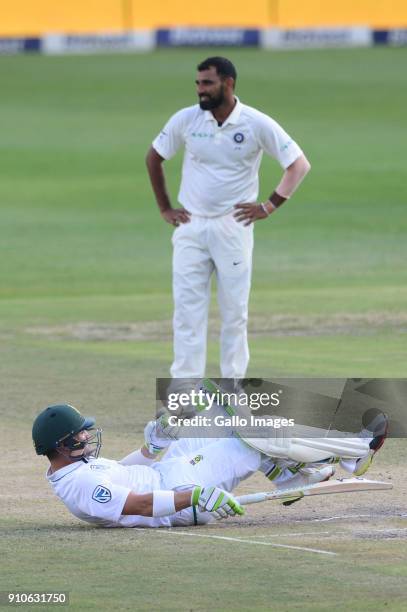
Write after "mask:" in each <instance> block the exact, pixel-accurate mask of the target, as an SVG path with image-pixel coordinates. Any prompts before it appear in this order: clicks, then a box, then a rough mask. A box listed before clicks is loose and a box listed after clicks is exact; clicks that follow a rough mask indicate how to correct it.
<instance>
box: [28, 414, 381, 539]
mask: <svg viewBox="0 0 407 612" xmlns="http://www.w3.org/2000/svg"><path fill="white" fill-rule="evenodd" d="M94 424H95V420H94V418H86V417H84V416H82V415H81V414H80V413H79V411H78V410H77V409H76V408H74V407H73V406H70V405H69V404H61V405H55V406H49V407H48V408H46V409H45V410H43V411H42V412H41V413H40V414H39V415H38V416H37V418H36V419H35V421H34V424H33V429H32V436H33V442H34V446H35V450H36V452H37V454H38V455H45V456H47V458H48V460H49V462H50V466H49V468H48V470H47V473H46V477H47V479H48V481H49V483H50V484H51V486H52V488H53V490H54V492H55V493H56V495H57V496H58V497H59V498H60V499H61V500H62V502H63V503H64V504H65V505H66V507H67V508H68V509H69V510H70V512H71V513H72V514H74V515H75V516H76V517H77V518H79V519H82V520H84V521H87V522H89V523H93V524H95V525H100V526H104V527H172V526H178V525H182V526H185V525H202V524H205V523H209V522H211V521H213V520H215V519H224V518H228V517H229V516H236V515H242V514H244V512H245V510H244V506H245V505H246V504H250V503H258V502H262V501H268V500H273V499H280V500H282V502H283V503H284V504H290V503H294V502H295V501H298V500H299V499H301V498H302V497H305V496H308V495H322V494H327V493H338V492H351V491H361V490H370V489H387V488H391V484H389V483H385V482H378V481H372V480H366V479H364V478H361V475H362V474H364V473H365V472H366V471H367V469H368V468H369V466H370V465H371V462H372V460H373V457H374V456H375V454H376V452H377V451H378V450H379V449H380V448H381V446H382V445H383V442H384V440H385V437H386V433H387V418H386V416H385V415H384V414H381V415H380V416H379V417H376V418H375V422H374V425H373V426H372V428H371V430H369V429H366V428H365V429H364V430H362V432H361V433H360V434H359V436H358V437H356V434H355V437H352V438H349V437H347V438H324V439H323V440H321V439H320V438H308V439H287V442H284V441H283V442H282V441H281V440H280V441H279V445H278V457H276V456H275V454H276V453H275V451H274V450H273V449H274V447H275V441H271V442H270V443H268V442H267V440H266V441H265V440H262V441H261V442H259V443H258V444H257V442H256V440H254V441H253V440H252V441H250V440H242V439H241V438H239V437H230V438H222V439H220V438H219V439H215V440H210V439H202V438H195V439H192V438H182V439H176V438H177V431H176V428H173V427H170V426H169V425H168V419H167V417H166V415H163V416H162V417H160V418H159V419H158V420H156V421H150V422H149V423H148V424H147V426H146V428H145V431H144V436H145V444H144V445H143V446H142V447H141V448H140V449H139V450H136V451H134V452H132V453H131V454H130V455H127V456H126V457H124V458H123V459H122V460H121V461H115V460H111V459H103V458H101V457H99V452H100V448H101V430H100V429H95V428H94ZM284 445H285V446H284ZM291 449H294V450H291ZM164 450H166V453H165V455H164V457H163V458H162V459H161V460H157V459H159V458H160V456H161V453H162V451H164ZM301 452H303V454H304V457H305V458H306V459H307V461H306V462H304V461H299V460H298V459H299V457H301ZM272 453H274V455H272ZM310 459H312V460H310ZM335 463H340V464H341V466H342V467H343V468H344V469H345V470H346V471H347V472H349V473H350V474H351V477H350V478H348V479H343V480H330V479H331V478H332V476H333V475H334V473H335V467H334V464H335ZM257 471H260V472H262V473H263V474H264V475H265V476H266V478H267V481H268V483H270V481H272V483H273V485H274V487H275V489H274V491H272V492H265V493H255V494H251V495H245V496H242V497H235V496H234V495H233V494H232V491H233V490H234V489H235V488H236V487H237V486H238V485H239V483H240V482H242V481H243V480H245V479H246V478H248V477H249V476H251V475H252V474H254V473H255V472H257Z"/></svg>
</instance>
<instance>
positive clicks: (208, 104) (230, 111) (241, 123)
mask: <svg viewBox="0 0 407 612" xmlns="http://www.w3.org/2000/svg"><path fill="white" fill-rule="evenodd" d="M195 83H196V91H197V94H198V99H199V104H197V105H194V106H190V107H188V108H184V109H182V110H180V111H178V112H177V113H175V115H173V116H172V117H171V118H170V120H169V121H168V123H167V124H166V125H165V127H164V129H163V130H162V131H161V133H160V134H159V135H158V136H157V138H156V139H155V140H154V142H153V144H152V147H151V148H150V150H149V152H148V154H147V160H146V161H147V167H148V172H149V175H150V179H151V183H152V187H153V190H154V193H155V196H156V199H157V203H158V206H159V209H160V212H161V215H162V217H163V219H164V220H165V221H166V222H167V223H170V224H172V225H174V227H175V228H176V229H175V231H174V234H173V239H172V241H173V246H174V254H173V295H174V305H175V310H174V361H173V364H172V367H171V375H172V377H173V378H200V377H202V376H204V374H205V363H206V339H207V320H208V307H209V299H210V279H211V275H212V273H213V272H214V271H215V274H216V281H217V291H218V302H219V309H220V315H221V321H222V326H221V338H220V367H221V374H222V377H223V378H235V379H236V378H243V377H244V376H245V373H246V369H247V365H248V361H249V349H248V343H247V319H248V302H249V293H250V282H251V268H252V250H253V223H254V221H257V220H259V219H267V218H268V217H269V216H270V215H272V214H275V213H276V211H277V209H278V208H279V207H280V206H281V205H282V204H283V203H284V202H285V201H286V200H287V199H288V198H289V197H290V196H291V195H292V194H293V193H294V191H295V190H296V188H297V187H298V185H299V184H300V182H301V181H302V179H303V178H304V176H305V175H306V174H307V172H308V171H309V169H310V164H309V162H308V160H307V159H306V157H305V155H304V154H303V152H302V150H301V149H300V147H299V146H298V145H297V144H296V143H295V142H294V140H292V138H291V137H290V136H288V134H287V133H286V132H285V131H284V130H283V128H282V127H281V126H280V125H279V124H278V123H277V122H276V121H274V120H273V119H271V117H268V116H267V115H265V114H263V113H261V112H260V111H258V110H256V109H254V108H251V107H250V106H246V105H245V104H242V103H241V102H240V100H239V99H238V98H237V97H236V96H235V94H234V90H235V85H236V70H235V67H234V66H233V64H232V62H230V61H229V60H228V59H225V58H223V57H210V58H208V59H206V60H205V61H204V62H202V63H201V64H199V65H198V72H197V77H196V81H195ZM182 146H183V147H184V149H185V154H184V162H183V168H182V180H181V187H180V191H179V195H178V199H179V202H180V204H181V207H180V208H174V207H173V206H172V204H171V200H170V197H169V195H168V192H167V189H166V184H165V177H164V172H163V162H164V161H165V160H168V159H171V157H173V156H174V155H175V154H176V153H177V151H178V150H179V149H180V148H181V147H182ZM263 151H265V152H266V153H267V154H268V155H270V156H271V157H273V158H274V159H276V160H277V161H278V162H279V164H280V165H281V167H282V168H283V170H284V172H283V176H282V179H281V181H280V183H279V184H278V185H277V187H276V188H275V190H274V191H273V192H272V194H271V195H270V197H269V198H268V200H267V201H266V202H262V203H258V202H257V198H258V191H259V176H258V172H259V167H260V162H261V159H262V155H263Z"/></svg>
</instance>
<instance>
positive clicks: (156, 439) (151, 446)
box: [144, 414, 179, 455]
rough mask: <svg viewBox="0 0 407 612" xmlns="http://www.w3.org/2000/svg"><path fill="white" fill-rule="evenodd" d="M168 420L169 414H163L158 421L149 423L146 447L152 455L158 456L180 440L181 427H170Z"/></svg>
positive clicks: (145, 440)
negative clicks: (175, 441)
mask: <svg viewBox="0 0 407 612" xmlns="http://www.w3.org/2000/svg"><path fill="white" fill-rule="evenodd" d="M168 418H169V416H168V414H163V415H162V416H160V418H159V419H157V420H156V421H149V423H147V425H146V426H145V428H144V445H145V447H146V448H147V450H148V452H149V453H150V454H151V455H158V454H159V453H161V451H163V450H164V449H165V448H167V447H168V446H169V445H170V444H171V442H173V441H174V440H177V439H178V430H179V427H176V426H174V425H170V424H169V423H168Z"/></svg>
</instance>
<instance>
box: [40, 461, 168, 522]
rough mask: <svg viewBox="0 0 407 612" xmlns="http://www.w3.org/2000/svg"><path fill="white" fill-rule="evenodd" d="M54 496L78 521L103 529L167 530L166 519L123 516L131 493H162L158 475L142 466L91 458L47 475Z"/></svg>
mask: <svg viewBox="0 0 407 612" xmlns="http://www.w3.org/2000/svg"><path fill="white" fill-rule="evenodd" d="M46 476H47V479H48V481H49V482H50V484H51V485H52V488H53V489H54V491H55V493H56V495H57V496H58V497H59V498H60V499H61V500H62V501H63V502H64V504H65V505H66V506H67V508H68V509H69V510H70V511H71V512H72V514H74V515H75V516H76V517H78V518H79V519H82V520H84V521H88V522H89V523H95V524H98V525H102V526H103V527H131V526H135V525H139V526H141V527H143V526H145V527H160V526H163V527H169V526H171V520H170V518H169V517H167V516H166V517H163V518H152V517H146V516H136V517H135V516H125V515H122V510H123V506H124V504H125V502H126V499H127V496H128V494H129V493H130V491H134V492H135V493H138V494H140V495H141V494H143V493H151V492H152V491H154V490H157V489H161V488H162V486H161V478H160V474H159V473H158V472H157V471H156V470H154V469H152V468H151V467H149V466H145V465H122V464H121V463H119V462H118V461H112V460H110V459H94V458H90V459H89V461H88V463H84V462H83V461H78V462H76V463H72V464H70V465H67V466H66V467H63V468H61V469H60V470H57V471H56V472H54V473H52V474H48V473H47V475H46Z"/></svg>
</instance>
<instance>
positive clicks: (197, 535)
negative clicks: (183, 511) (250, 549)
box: [156, 530, 338, 556]
mask: <svg viewBox="0 0 407 612" xmlns="http://www.w3.org/2000/svg"><path fill="white" fill-rule="evenodd" d="M156 533H157V532H156ZM160 533H171V534H172V535H182V536H189V537H191V538H210V539H213V540H224V541H226V542H241V543H242V544H258V545H260V546H273V547H275V548H289V549H291V550H302V551H304V552H312V553H317V554H320V555H331V556H336V555H337V554H338V553H335V552H331V551H330V550H320V549H319V548H307V547H305V546H291V545H289V544H276V543H275V542H260V541H259V540H244V539H243V538H232V537H230V536H218V535H210V534H206V533H188V532H187V531H175V530H174V531H172V530H168V531H164V532H163V531H161V532H160Z"/></svg>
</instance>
